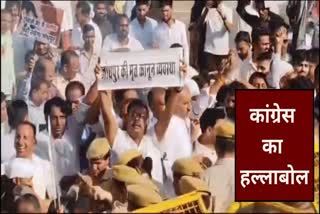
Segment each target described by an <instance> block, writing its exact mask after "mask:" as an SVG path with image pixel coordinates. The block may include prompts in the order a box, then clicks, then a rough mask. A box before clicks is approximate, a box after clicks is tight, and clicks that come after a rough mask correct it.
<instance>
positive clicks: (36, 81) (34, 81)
mask: <svg viewBox="0 0 320 214" xmlns="http://www.w3.org/2000/svg"><path fill="white" fill-rule="evenodd" d="M42 84H46V85H47V86H48V88H50V83H49V82H48V81H46V80H44V79H41V78H39V77H38V76H33V78H31V88H30V92H29V96H31V94H32V92H33V91H34V90H39V89H40V87H41V85H42Z"/></svg>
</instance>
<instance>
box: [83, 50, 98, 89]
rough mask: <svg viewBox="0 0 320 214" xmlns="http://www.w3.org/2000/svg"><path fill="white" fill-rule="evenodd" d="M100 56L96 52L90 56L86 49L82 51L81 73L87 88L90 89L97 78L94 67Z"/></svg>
mask: <svg viewBox="0 0 320 214" xmlns="http://www.w3.org/2000/svg"><path fill="white" fill-rule="evenodd" d="M98 57H99V56H98V54H96V53H93V54H92V55H91V56H90V55H89V54H88V53H87V52H86V51H85V50H82V51H81V53H80V73H81V75H82V79H83V82H82V83H83V84H84V85H85V88H86V89H89V88H90V87H91V85H92V84H93V83H94V82H95V80H96V77H95V74H94V69H95V67H96V65H97V63H98ZM87 92H88V91H86V93H87Z"/></svg>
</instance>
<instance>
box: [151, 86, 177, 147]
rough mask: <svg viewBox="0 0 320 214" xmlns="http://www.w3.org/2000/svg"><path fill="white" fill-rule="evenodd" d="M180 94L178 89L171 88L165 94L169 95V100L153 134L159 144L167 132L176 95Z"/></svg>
mask: <svg viewBox="0 0 320 214" xmlns="http://www.w3.org/2000/svg"><path fill="white" fill-rule="evenodd" d="M180 92H181V89H178V88H171V89H168V90H167V91H166V93H169V98H168V100H167V101H166V109H165V111H164V112H163V114H162V115H161V117H160V118H159V120H158V122H157V124H156V125H155V132H156V136H157V139H158V141H159V142H161V140H162V139H163V137H164V135H165V133H166V131H167V128H168V126H169V123H170V120H171V117H172V115H173V112H174V105H175V103H176V99H177V95H178V94H179V93H180Z"/></svg>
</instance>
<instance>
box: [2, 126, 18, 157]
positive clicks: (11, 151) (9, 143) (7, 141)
mask: <svg viewBox="0 0 320 214" xmlns="http://www.w3.org/2000/svg"><path fill="white" fill-rule="evenodd" d="M15 136H16V131H15V130H12V131H11V132H9V133H7V134H4V135H1V163H4V162H6V161H8V160H10V159H11V158H12V157H15V156H16V149H15V148H14V139H15Z"/></svg>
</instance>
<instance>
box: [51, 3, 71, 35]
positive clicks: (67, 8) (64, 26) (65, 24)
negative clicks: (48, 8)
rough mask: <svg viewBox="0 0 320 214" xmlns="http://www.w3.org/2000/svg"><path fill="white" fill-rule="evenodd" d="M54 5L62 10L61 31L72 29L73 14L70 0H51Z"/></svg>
mask: <svg viewBox="0 0 320 214" xmlns="http://www.w3.org/2000/svg"><path fill="white" fill-rule="evenodd" d="M51 3H52V4H53V6H54V7H56V8H59V9H62V10H63V18H62V23H61V32H64V31H68V30H72V28H73V15H72V5H71V1H51Z"/></svg>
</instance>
